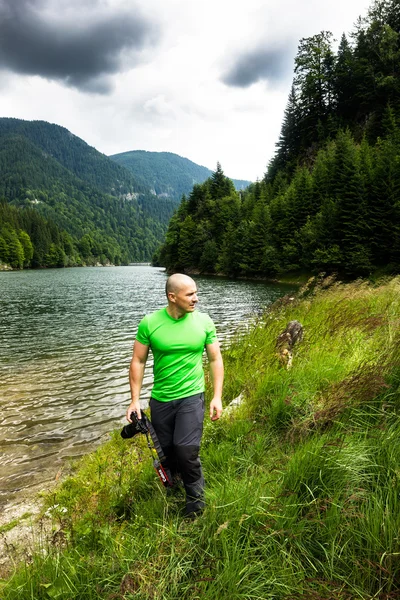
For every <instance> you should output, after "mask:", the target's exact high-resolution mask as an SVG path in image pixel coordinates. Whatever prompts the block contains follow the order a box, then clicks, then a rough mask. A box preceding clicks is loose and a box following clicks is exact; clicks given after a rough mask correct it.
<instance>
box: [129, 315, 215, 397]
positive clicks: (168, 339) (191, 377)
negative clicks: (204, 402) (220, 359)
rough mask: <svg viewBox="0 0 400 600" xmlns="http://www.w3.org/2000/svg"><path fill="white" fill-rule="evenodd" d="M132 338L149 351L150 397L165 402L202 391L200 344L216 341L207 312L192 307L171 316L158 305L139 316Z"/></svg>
mask: <svg viewBox="0 0 400 600" xmlns="http://www.w3.org/2000/svg"><path fill="white" fill-rule="evenodd" d="M136 339H137V340H138V342H140V343H141V344H145V345H146V346H150V348H151V350H152V352H153V357H154V366H153V373H154V387H153V391H152V394H151V395H152V397H153V398H155V399H156V400H160V401H161V402H168V401H169V400H178V399H179V398H186V396H192V395H194V394H198V393H200V392H204V373H203V364H202V355H203V351H204V347H205V345H206V344H212V343H214V342H216V341H217V334H216V332H215V326H214V323H213V322H212V320H211V319H210V317H209V316H208V315H206V314H205V313H201V312H198V311H197V310H195V311H194V312H192V313H187V314H186V315H185V316H183V317H182V318H181V319H173V318H172V317H170V316H169V314H168V312H167V309H166V308H162V309H161V310H157V311H156V312H154V313H152V314H150V315H146V316H145V317H144V318H143V319H142V320H141V322H140V323H139V328H138V332H137V335H136Z"/></svg>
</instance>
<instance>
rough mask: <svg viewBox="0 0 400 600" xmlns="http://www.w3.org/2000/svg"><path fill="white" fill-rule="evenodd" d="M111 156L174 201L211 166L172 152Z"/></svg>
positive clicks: (241, 184)
mask: <svg viewBox="0 0 400 600" xmlns="http://www.w3.org/2000/svg"><path fill="white" fill-rule="evenodd" d="M110 158H112V160H114V161H115V162H116V163H117V164H119V165H122V166H124V167H126V168H127V169H129V171H131V173H132V174H133V176H134V177H135V180H136V181H138V182H140V183H141V184H142V185H143V186H145V187H147V188H150V189H151V190H152V192H153V193H154V194H156V195H157V196H164V197H168V198H173V199H174V200H177V201H180V200H181V198H182V196H183V195H184V194H185V195H188V194H189V193H190V191H191V190H192V188H193V185H194V184H196V183H203V182H204V181H205V180H206V179H208V178H209V177H211V175H212V171H210V169H207V168H206V167H202V166H200V165H197V164H196V163H194V162H192V161H191V160H188V159H187V158H183V157H182V156H178V155H177V154H172V153H171V152H146V151H145V150H132V151H131V152H122V153H121V154H114V155H112V156H110ZM232 181H233V184H234V186H235V188H236V189H237V190H244V189H245V188H246V187H247V186H249V185H250V183H251V182H250V181H242V180H239V179H232Z"/></svg>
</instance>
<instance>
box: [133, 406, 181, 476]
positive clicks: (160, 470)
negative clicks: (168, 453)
mask: <svg viewBox="0 0 400 600" xmlns="http://www.w3.org/2000/svg"><path fill="white" fill-rule="evenodd" d="M141 417H142V418H141V420H142V421H143V424H144V425H145V427H146V429H147V431H146V432H145V433H146V438H147V445H148V447H149V448H150V451H151V455H152V457H153V466H154V469H155V470H156V473H157V475H158V476H159V478H160V480H161V483H162V484H163V485H164V486H165V487H172V486H173V483H172V477H171V473H170V471H169V469H167V468H166V467H165V466H164V465H163V461H164V460H165V454H164V452H163V449H162V448H161V444H160V442H159V440H158V437H157V434H156V432H155V431H154V427H153V425H152V424H151V421H150V419H148V418H147V416H146V415H145V414H144V412H143V411H142V412H141ZM149 434H150V438H151V442H152V444H153V445H152V444H151V442H150V440H149ZM153 448H154V450H155V451H156V453H157V456H158V460H157V459H154V456H153Z"/></svg>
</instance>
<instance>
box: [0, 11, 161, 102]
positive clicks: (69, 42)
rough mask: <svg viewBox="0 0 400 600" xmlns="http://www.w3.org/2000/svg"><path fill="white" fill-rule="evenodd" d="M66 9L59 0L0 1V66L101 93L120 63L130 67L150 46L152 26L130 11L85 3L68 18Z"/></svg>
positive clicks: (106, 88)
mask: <svg viewBox="0 0 400 600" xmlns="http://www.w3.org/2000/svg"><path fill="white" fill-rule="evenodd" d="M72 6H74V5H73V2H71V1H70V3H69V5H68V4H67V3H63V2H59V0H51V2H49V1H47V2H44V1H40V0H0V67H3V68H5V69H8V70H10V71H13V72H14V73H22V74H26V75H39V76H42V77H46V78H48V79H56V80H62V81H64V82H65V83H66V84H67V85H70V86H73V87H77V88H81V89H85V90H88V91H95V92H99V93H105V92H107V91H108V90H109V88H110V84H109V77H110V75H112V74H114V73H116V72H118V71H119V70H121V69H122V68H123V66H122V61H124V63H123V64H124V65H125V66H132V64H135V62H137V60H138V54H139V53H140V51H141V50H143V49H145V48H147V47H148V46H149V45H151V44H152V43H153V42H154V41H155V35H156V27H155V25H154V24H152V23H150V22H149V21H148V20H146V19H145V18H144V17H142V16H141V15H140V14H139V12H138V10H137V9H136V8H135V7H134V6H132V8H131V10H130V11H129V12H128V11H126V10H123V9H121V8H120V9H114V10H112V9H111V8H110V7H108V6H107V5H105V3H104V2H101V1H98V0H86V1H83V2H82V1H81V2H79V3H76V5H75V11H74V14H73V15H72V11H71V7H72ZM63 7H64V8H63ZM127 57H129V60H128V59H127ZM129 61H130V62H129Z"/></svg>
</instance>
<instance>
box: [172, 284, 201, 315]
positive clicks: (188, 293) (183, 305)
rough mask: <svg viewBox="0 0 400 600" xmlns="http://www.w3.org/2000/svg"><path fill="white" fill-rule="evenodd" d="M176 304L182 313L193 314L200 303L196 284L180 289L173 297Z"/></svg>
mask: <svg viewBox="0 0 400 600" xmlns="http://www.w3.org/2000/svg"><path fill="white" fill-rule="evenodd" d="M172 298H173V301H174V304H175V306H176V307H177V308H179V309H180V311H182V313H188V312H193V311H194V309H195V308H196V304H197V302H198V301H199V299H198V297H197V287H196V284H195V283H194V282H193V283H190V284H188V285H184V286H182V287H181V288H180V290H179V291H178V292H176V293H175V294H173V295H172Z"/></svg>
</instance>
